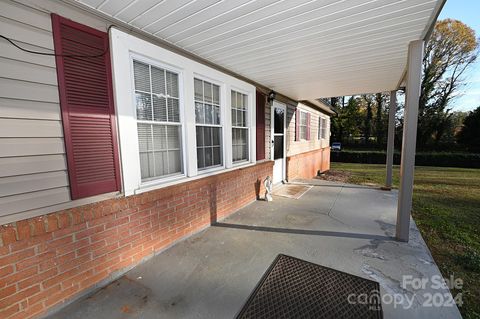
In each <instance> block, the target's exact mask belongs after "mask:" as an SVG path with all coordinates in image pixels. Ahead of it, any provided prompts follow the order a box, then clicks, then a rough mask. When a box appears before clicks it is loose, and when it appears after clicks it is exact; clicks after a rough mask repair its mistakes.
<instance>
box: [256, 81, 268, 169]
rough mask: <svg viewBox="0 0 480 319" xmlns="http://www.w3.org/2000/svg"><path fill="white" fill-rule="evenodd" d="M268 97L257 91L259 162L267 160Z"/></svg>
mask: <svg viewBox="0 0 480 319" xmlns="http://www.w3.org/2000/svg"><path fill="white" fill-rule="evenodd" d="M266 100H267V97H266V95H264V94H263V93H261V92H258V91H257V100H256V103H257V121H256V127H257V161H260V160H264V159H265V102H266Z"/></svg>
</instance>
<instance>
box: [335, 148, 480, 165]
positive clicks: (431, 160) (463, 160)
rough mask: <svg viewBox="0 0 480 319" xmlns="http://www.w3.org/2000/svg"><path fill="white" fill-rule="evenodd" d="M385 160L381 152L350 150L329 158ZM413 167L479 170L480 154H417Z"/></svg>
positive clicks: (397, 160) (395, 158)
mask: <svg viewBox="0 0 480 319" xmlns="http://www.w3.org/2000/svg"><path fill="white" fill-rule="evenodd" d="M386 158H387V155H386V153H385V152H382V151H350V150H343V151H340V152H332V153H331V157H330V159H331V161H332V162H343V163H363V164H385V162H386ZM393 163H394V164H395V165H399V164H400V153H398V152H396V153H395V154H394V156H393ZM415 165H418V166H440V167H464V168H480V154H473V153H446V152H438V153H437V152H430V153H417V154H416V156H415Z"/></svg>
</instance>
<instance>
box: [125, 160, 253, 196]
mask: <svg viewBox="0 0 480 319" xmlns="http://www.w3.org/2000/svg"><path fill="white" fill-rule="evenodd" d="M241 164H243V165H241ZM256 164H257V162H253V163H252V162H244V163H239V164H238V165H235V166H233V167H231V168H227V169H225V168H224V167H220V168H216V169H215V170H209V171H202V172H201V173H199V174H198V175H196V176H192V177H185V176H182V177H179V178H177V179H175V180H169V181H165V180H160V181H157V182H156V183H155V182H150V183H149V184H148V185H142V186H140V188H138V189H136V190H135V191H134V194H135V195H137V194H142V193H145V192H150V191H153V190H156V189H160V188H165V187H169V186H173V185H177V184H182V183H188V182H193V181H196V180H199V179H202V178H206V177H209V176H214V175H219V174H222V173H227V172H231V171H234V170H237V169H244V168H247V167H251V166H254V165H256Z"/></svg>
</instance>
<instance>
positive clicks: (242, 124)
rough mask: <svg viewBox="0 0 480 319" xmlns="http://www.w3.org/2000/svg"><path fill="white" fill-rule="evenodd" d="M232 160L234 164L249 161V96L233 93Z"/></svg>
mask: <svg viewBox="0 0 480 319" xmlns="http://www.w3.org/2000/svg"><path fill="white" fill-rule="evenodd" d="M231 99H232V104H231V105H232V159H233V162H240V161H245V160H247V159H248V136H249V134H248V133H249V132H248V123H247V119H248V117H247V115H248V96H247V95H246V94H242V93H239V92H236V91H232V95H231Z"/></svg>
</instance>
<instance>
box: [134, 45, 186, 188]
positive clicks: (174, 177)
mask: <svg viewBox="0 0 480 319" xmlns="http://www.w3.org/2000/svg"><path fill="white" fill-rule="evenodd" d="M134 61H138V62H141V63H145V64H147V65H151V66H154V67H158V68H161V69H164V70H166V71H170V72H173V73H176V74H177V75H178V90H179V92H178V105H179V115H180V124H179V126H180V132H181V139H180V143H181V151H180V153H181V155H182V164H181V167H182V172H180V173H175V174H169V175H165V176H157V177H151V178H148V179H146V180H143V181H142V180H141V174H140V185H141V186H142V187H148V186H150V185H155V184H158V183H159V182H164V183H165V182H171V181H175V180H179V179H182V178H184V177H185V176H186V168H187V165H186V152H185V149H186V144H185V125H184V119H185V114H184V113H185V108H184V99H183V94H182V93H183V74H182V70H181V69H179V68H175V67H173V66H171V65H168V64H165V63H162V62H160V61H157V60H154V59H151V58H147V57H145V56H142V55H138V54H135V53H131V54H130V69H131V75H132V76H131V85H132V90H133V94H132V108H133V112H134V114H135V122H136V123H138V122H139V120H137V108H136V100H135V91H136V89H135V79H134V77H133V74H134V66H133V62H134ZM150 85H151V83H150ZM150 90H151V88H150ZM152 103H153V100H152ZM152 108H153V104H152ZM140 122H142V123H147V122H148V123H150V122H153V121H144V120H140ZM148 123H147V124H148ZM166 123H167V124H168V123H169V122H166ZM155 124H159V125H162V124H165V123H164V122H158V123H155ZM169 124H172V123H169ZM136 141H137V143H136V146H134V148H136V149H137V150H138V152H137V153H138V154H140V150H139V143H138V133H137V135H136ZM138 165H139V166H140V155H139V158H138Z"/></svg>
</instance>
